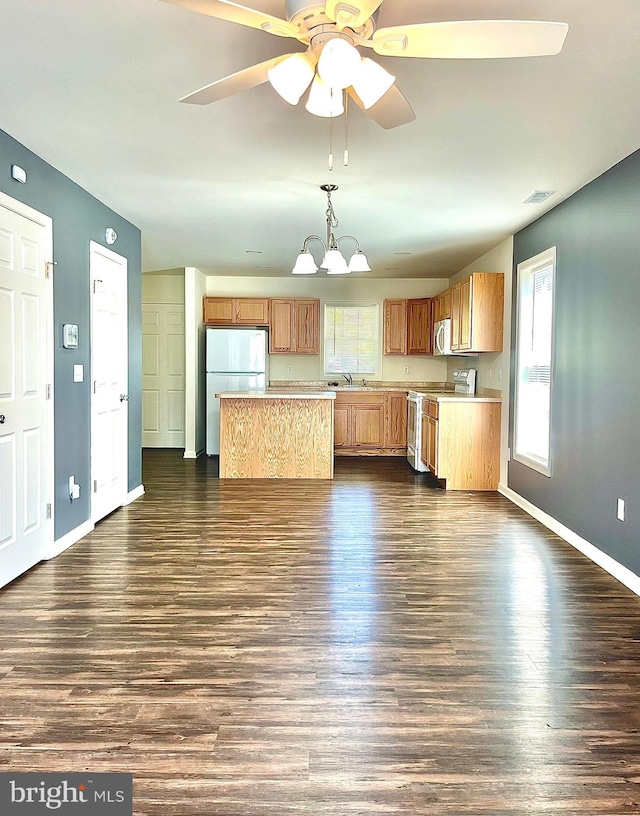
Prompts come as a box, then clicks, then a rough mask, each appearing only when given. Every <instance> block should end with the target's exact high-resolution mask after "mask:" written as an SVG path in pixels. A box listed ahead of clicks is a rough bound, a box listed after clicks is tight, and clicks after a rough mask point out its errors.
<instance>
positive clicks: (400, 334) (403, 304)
mask: <svg viewBox="0 0 640 816" xmlns="http://www.w3.org/2000/svg"><path fill="white" fill-rule="evenodd" d="M384 353H385V354H406V353H407V301H406V300H385V302H384Z"/></svg>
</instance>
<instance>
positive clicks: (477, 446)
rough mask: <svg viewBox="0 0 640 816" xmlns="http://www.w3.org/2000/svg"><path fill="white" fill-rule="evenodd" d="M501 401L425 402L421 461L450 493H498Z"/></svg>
mask: <svg viewBox="0 0 640 816" xmlns="http://www.w3.org/2000/svg"><path fill="white" fill-rule="evenodd" d="M500 409H501V405H500V402H499V401H492V402H484V401H481V400H477V401H475V400H468V401H465V400H460V401H451V402H436V401H434V400H425V401H424V402H423V411H422V439H421V450H420V458H421V459H422V461H423V463H424V464H425V465H426V466H427V467H428V468H429V470H430V472H431V473H432V474H433V475H434V476H435V477H436V478H437V479H440V480H441V481H442V482H443V484H444V486H445V487H446V488H447V489H448V490H497V489H498V481H499V478H500Z"/></svg>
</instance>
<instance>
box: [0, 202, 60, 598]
mask: <svg viewBox="0 0 640 816" xmlns="http://www.w3.org/2000/svg"><path fill="white" fill-rule="evenodd" d="M52 247H53V239H52V221H51V219H50V218H49V217H48V216H46V215H43V214H42V213H39V212H37V211H36V210H33V209H31V208H30V207H27V206H26V205H24V204H21V203H20V202H18V201H14V200H13V199H11V198H9V196H6V195H4V194H3V193H0V270H2V275H1V277H0V586H4V585H5V584H7V583H9V581H12V580H13V579H14V578H17V577H18V576H19V575H21V574H22V573H23V572H25V571H26V570H28V569H29V568H30V567H32V566H33V565H34V564H37V563H38V562H39V561H41V560H42V559H43V558H46V557H47V556H48V554H49V550H50V549H51V546H52V543H53V519H52V515H53V513H52V501H53V393H52V389H53V287H52V277H51V269H52Z"/></svg>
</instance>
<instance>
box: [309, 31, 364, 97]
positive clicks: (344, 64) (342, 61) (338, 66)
mask: <svg viewBox="0 0 640 816" xmlns="http://www.w3.org/2000/svg"><path fill="white" fill-rule="evenodd" d="M360 62H361V57H360V54H359V53H358V50H357V49H356V48H354V47H353V45H351V44H350V43H348V42H347V41H346V40H342V39H340V38H339V37H336V38H335V39H333V40H329V42H328V43H327V44H326V45H325V46H324V48H323V49H322V53H321V54H320V59H319V60H318V73H319V74H320V76H321V78H322V80H323V82H326V83H327V85H330V86H331V87H332V88H348V87H349V85H352V84H353V80H354V79H355V77H356V75H357V74H358V72H359V71H360Z"/></svg>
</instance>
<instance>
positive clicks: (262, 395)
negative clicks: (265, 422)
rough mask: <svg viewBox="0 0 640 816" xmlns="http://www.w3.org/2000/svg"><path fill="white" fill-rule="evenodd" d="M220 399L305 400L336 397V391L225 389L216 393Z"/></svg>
mask: <svg viewBox="0 0 640 816" xmlns="http://www.w3.org/2000/svg"><path fill="white" fill-rule="evenodd" d="M216 397H219V398H220V399H247V400H251V399H253V400H255V399H258V400H264V399H304V400H319V399H329V400H334V399H335V398H336V392H335V391H303V390H300V391H293V390H292V391H278V390H274V391H224V392H223V393H221V394H216Z"/></svg>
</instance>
